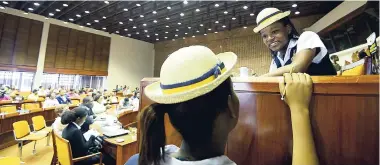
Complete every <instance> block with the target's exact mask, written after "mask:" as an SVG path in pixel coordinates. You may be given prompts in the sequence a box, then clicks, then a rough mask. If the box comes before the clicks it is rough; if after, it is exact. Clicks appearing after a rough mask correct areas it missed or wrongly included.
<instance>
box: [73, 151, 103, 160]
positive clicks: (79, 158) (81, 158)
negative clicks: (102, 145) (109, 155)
mask: <svg viewBox="0 0 380 165" xmlns="http://www.w3.org/2000/svg"><path fill="white" fill-rule="evenodd" d="M96 155H100V162H102V156H103V154H102V153H101V152H98V153H95V154H91V155H86V156H82V157H77V158H74V159H73V162H78V161H81V160H85V159H88V158H91V157H94V156H96Z"/></svg>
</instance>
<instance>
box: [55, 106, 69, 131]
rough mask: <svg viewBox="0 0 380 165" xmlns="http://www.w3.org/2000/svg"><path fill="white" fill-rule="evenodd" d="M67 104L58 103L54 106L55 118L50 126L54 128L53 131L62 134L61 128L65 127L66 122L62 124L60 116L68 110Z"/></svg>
mask: <svg viewBox="0 0 380 165" xmlns="http://www.w3.org/2000/svg"><path fill="white" fill-rule="evenodd" d="M69 110H70V109H69V106H67V105H59V104H58V106H56V107H55V109H54V112H55V114H57V118H55V120H54V123H53V124H52V125H51V128H52V129H53V130H54V133H55V134H57V135H59V136H62V131H63V129H65V128H66V126H67V124H65V125H64V124H62V122H61V116H62V114H63V113H64V112H65V111H69Z"/></svg>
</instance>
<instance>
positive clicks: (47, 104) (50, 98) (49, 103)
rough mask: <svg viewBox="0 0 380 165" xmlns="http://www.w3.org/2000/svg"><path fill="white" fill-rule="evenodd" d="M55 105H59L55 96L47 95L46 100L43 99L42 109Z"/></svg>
mask: <svg viewBox="0 0 380 165" xmlns="http://www.w3.org/2000/svg"><path fill="white" fill-rule="evenodd" d="M57 105H59V102H58V100H57V99H56V96H55V94H54V93H52V94H47V95H46V98H45V101H44V104H43V108H48V107H55V106H57Z"/></svg>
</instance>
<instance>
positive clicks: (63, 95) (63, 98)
mask: <svg viewBox="0 0 380 165" xmlns="http://www.w3.org/2000/svg"><path fill="white" fill-rule="evenodd" d="M57 100H58V102H59V104H71V100H70V99H69V98H68V97H67V96H66V91H65V90H64V89H61V90H60V91H59V96H58V97H57Z"/></svg>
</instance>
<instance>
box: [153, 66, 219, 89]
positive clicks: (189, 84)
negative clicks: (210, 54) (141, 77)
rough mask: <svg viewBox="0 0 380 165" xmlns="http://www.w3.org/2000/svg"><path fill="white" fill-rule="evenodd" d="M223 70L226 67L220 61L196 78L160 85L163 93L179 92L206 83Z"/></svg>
mask: <svg viewBox="0 0 380 165" xmlns="http://www.w3.org/2000/svg"><path fill="white" fill-rule="evenodd" d="M224 72H226V68H225V66H224V63H223V62H221V63H219V64H217V65H216V66H215V67H213V68H211V69H210V70H209V71H207V72H206V73H205V74H203V75H202V76H200V77H198V78H195V79H192V80H189V81H185V82H181V83H176V84H170V85H164V84H160V86H161V89H162V92H163V93H164V94H175V93H180V92H184V91H188V90H191V89H195V88H197V87H200V86H202V85H205V84H208V83H210V82H212V81H214V80H215V79H216V78H217V77H218V76H219V75H220V74H222V73H224Z"/></svg>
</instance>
